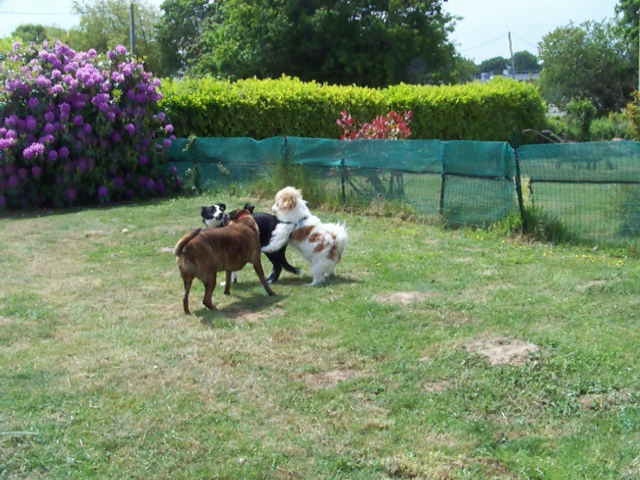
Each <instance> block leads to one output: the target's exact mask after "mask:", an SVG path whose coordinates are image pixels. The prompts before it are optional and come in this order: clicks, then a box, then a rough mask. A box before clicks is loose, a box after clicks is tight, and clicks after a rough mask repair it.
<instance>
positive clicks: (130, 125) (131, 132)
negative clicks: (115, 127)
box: [124, 123, 136, 136]
mask: <svg viewBox="0 0 640 480" xmlns="http://www.w3.org/2000/svg"><path fill="white" fill-rule="evenodd" d="M124 129H125V130H126V131H127V133H128V134H129V135H132V136H133V135H134V134H135V133H136V126H135V125H134V124H133V123H127V124H126V125H125V126H124Z"/></svg>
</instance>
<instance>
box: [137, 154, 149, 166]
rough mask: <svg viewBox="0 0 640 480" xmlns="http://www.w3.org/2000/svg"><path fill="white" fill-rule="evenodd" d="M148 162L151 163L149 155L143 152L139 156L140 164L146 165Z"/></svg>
mask: <svg viewBox="0 0 640 480" xmlns="http://www.w3.org/2000/svg"><path fill="white" fill-rule="evenodd" d="M147 163H149V157H148V156H147V155H144V154H143V155H140V157H138V164H140V165H146V164H147Z"/></svg>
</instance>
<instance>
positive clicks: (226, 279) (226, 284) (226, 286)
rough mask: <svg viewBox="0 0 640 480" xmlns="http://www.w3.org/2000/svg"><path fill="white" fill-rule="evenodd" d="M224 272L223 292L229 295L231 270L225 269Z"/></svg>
mask: <svg viewBox="0 0 640 480" xmlns="http://www.w3.org/2000/svg"><path fill="white" fill-rule="evenodd" d="M224 273H225V277H224V294H225V295H230V294H231V270H226V271H225V272H224Z"/></svg>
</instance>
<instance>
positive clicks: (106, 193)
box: [98, 185, 109, 199]
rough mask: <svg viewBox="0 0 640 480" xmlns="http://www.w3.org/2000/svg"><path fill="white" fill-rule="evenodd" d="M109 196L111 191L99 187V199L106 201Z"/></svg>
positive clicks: (102, 186)
mask: <svg viewBox="0 0 640 480" xmlns="http://www.w3.org/2000/svg"><path fill="white" fill-rule="evenodd" d="M108 196H109V189H108V188H107V187H105V186H104V185H101V186H100V187H98V198H100V199H105V198H107V197H108Z"/></svg>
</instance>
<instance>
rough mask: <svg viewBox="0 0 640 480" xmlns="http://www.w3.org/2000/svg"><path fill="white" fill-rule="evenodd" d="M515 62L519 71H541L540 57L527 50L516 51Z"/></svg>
mask: <svg viewBox="0 0 640 480" xmlns="http://www.w3.org/2000/svg"><path fill="white" fill-rule="evenodd" d="M513 63H514V64H515V68H516V72H517V73H536V72H539V71H540V63H538V57H536V56H535V55H534V54H533V53H531V52H527V51H526V50H523V51H521V52H516V53H514V54H513Z"/></svg>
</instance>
